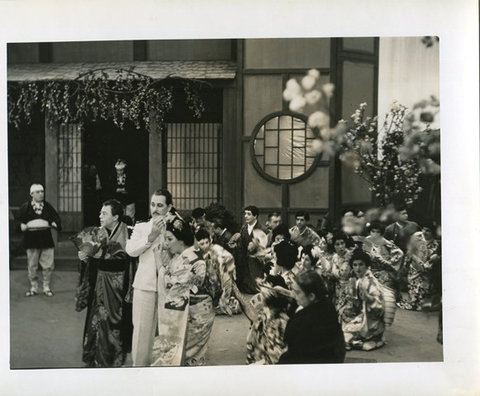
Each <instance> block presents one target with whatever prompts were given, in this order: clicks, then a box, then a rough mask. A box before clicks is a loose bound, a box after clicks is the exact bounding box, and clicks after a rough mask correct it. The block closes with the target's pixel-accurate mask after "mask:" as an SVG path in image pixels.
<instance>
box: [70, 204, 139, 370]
mask: <svg viewBox="0 0 480 396" xmlns="http://www.w3.org/2000/svg"><path fill="white" fill-rule="evenodd" d="M122 217H123V207H122V204H121V203H120V202H119V201H117V200H115V199H110V200H108V201H106V202H104V203H103V207H102V209H101V211H100V225H101V227H100V228H98V227H94V228H92V227H90V228H89V229H87V230H84V231H82V232H81V233H80V234H78V235H77V236H76V241H77V245H79V247H80V246H81V247H80V251H79V252H78V257H79V259H80V260H82V261H84V262H88V266H89V275H88V277H89V278H90V282H91V286H92V288H91V291H92V292H91V295H90V296H89V297H88V309H87V317H86V322H85V331H84V338H83V357H82V360H83V363H84V365H85V367H120V366H122V365H123V363H124V362H125V357H126V354H127V352H128V349H129V345H130V340H131V336H132V324H131V317H129V316H128V315H127V313H128V310H129V307H128V306H127V305H128V304H127V303H126V302H125V296H126V293H127V290H128V269H129V264H130V258H129V256H128V255H127V253H126V252H125V244H126V242H127V239H128V229H127V225H126V224H125V223H122V222H121V218H122ZM80 240H81V241H80ZM88 246H90V249H86V248H87V247H88ZM92 246H93V248H92ZM87 250H88V253H86V251H87ZM130 310H131V307H130Z"/></svg>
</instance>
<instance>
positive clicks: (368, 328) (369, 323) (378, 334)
mask: <svg viewBox="0 0 480 396" xmlns="http://www.w3.org/2000/svg"><path fill="white" fill-rule="evenodd" d="M350 265H351V266H352V268H353V272H354V273H355V276H356V277H357V281H356V287H355V290H354V292H353V293H352V295H351V296H350V299H351V301H352V307H350V309H349V310H348V312H345V311H344V312H343V313H342V314H341V317H340V319H341V323H342V329H343V333H344V335H345V345H346V348H347V350H349V349H352V348H356V349H361V350H364V351H371V350H373V349H377V348H380V347H382V346H383V345H385V341H384V337H383V335H384V332H385V322H384V313H385V305H384V301H383V288H382V286H381V285H380V283H379V282H378V280H377V279H376V278H375V276H373V274H372V272H371V271H370V266H371V265H372V260H371V258H370V256H369V255H368V253H365V252H364V251H362V250H360V249H357V250H355V251H354V252H353V254H352V257H351V258H350ZM354 310H356V312H355V311H354ZM352 311H353V312H352ZM352 313H355V314H356V315H355V316H354V317H353V318H352Z"/></svg>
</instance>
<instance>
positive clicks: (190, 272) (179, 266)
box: [167, 256, 206, 298]
mask: <svg viewBox="0 0 480 396" xmlns="http://www.w3.org/2000/svg"><path fill="white" fill-rule="evenodd" d="M170 272H171V276H170V279H169V281H170V288H169V289H170V291H169V295H170V296H171V297H172V298H175V297H180V296H184V297H188V296H189V295H190V292H192V293H193V294H196V293H197V292H198V290H199V288H200V287H201V286H202V284H203V281H204V280H205V274H206V265H205V261H203V260H198V261H196V262H195V263H194V264H193V265H192V264H191V263H190V260H189V259H188V258H187V257H182V256H180V257H178V258H177V259H175V260H174V261H173V262H172V266H171V269H170ZM167 287H168V286H167Z"/></svg>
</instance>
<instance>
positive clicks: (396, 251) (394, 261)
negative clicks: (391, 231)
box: [378, 240, 403, 272]
mask: <svg viewBox="0 0 480 396" xmlns="http://www.w3.org/2000/svg"><path fill="white" fill-rule="evenodd" d="M383 248H384V250H385V254H382V255H381V257H378V260H379V262H380V263H381V264H382V265H383V266H385V267H388V268H393V269H394V270H395V271H396V272H398V271H399V270H400V267H401V266H402V259H403V252H402V249H400V248H399V247H398V246H396V245H395V244H394V243H393V242H391V241H388V240H385V245H384V246H383Z"/></svg>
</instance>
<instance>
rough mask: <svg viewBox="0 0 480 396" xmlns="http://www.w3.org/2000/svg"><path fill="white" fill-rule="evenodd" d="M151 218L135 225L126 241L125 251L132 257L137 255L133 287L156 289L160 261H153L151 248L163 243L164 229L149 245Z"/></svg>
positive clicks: (147, 289)
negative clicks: (137, 260)
mask: <svg viewBox="0 0 480 396" xmlns="http://www.w3.org/2000/svg"><path fill="white" fill-rule="evenodd" d="M152 225H153V222H152V220H150V221H148V222H147V223H138V224H136V225H135V227H134V229H133V232H132V236H131V237H130V239H129V240H128V241H127V245H126V247H125V250H126V252H127V253H128V254H129V255H130V256H132V257H139V263H138V267H137V272H136V274H135V280H134V282H133V287H134V288H135V289H140V290H146V291H154V292H156V291H157V276H158V270H159V267H160V265H161V263H155V256H154V253H153V249H154V248H156V247H157V246H158V245H159V244H161V243H163V240H164V235H165V229H163V230H162V232H161V233H160V235H159V236H158V237H157V239H155V241H154V242H153V243H152V244H151V245H149V244H148V235H149V234H150V232H151V231H152Z"/></svg>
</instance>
